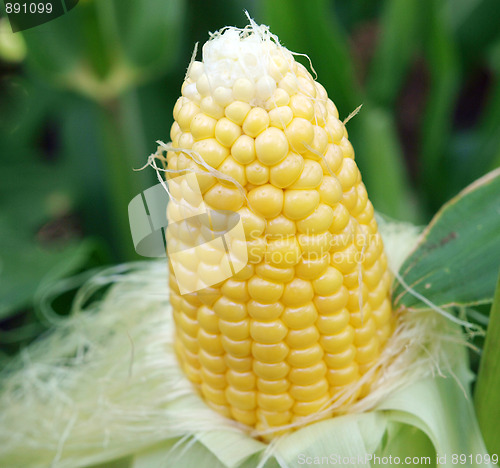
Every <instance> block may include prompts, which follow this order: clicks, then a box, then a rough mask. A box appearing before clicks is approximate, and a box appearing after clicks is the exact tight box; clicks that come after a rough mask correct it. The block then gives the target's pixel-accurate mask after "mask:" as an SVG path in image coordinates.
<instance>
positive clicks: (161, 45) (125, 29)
mask: <svg viewBox="0 0 500 468" xmlns="http://www.w3.org/2000/svg"><path fill="white" fill-rule="evenodd" d="M114 10H115V12H116V16H117V19H118V27H119V29H120V33H121V37H122V40H121V42H122V44H123V47H124V51H125V53H126V55H127V56H128V58H129V59H130V60H131V62H132V63H133V64H134V65H135V66H137V67H139V68H141V69H153V70H157V69H160V68H161V69H168V68H169V67H172V66H173V64H174V63H175V61H176V59H177V57H178V55H179V52H180V50H181V38H182V34H181V33H182V30H183V22H184V13H185V0H170V1H168V2H165V1H164V0H150V1H148V2H146V3H139V2H136V1H134V0H119V1H115V2H114ZM222 26H223V25H221V27H222ZM183 66H184V65H183ZM186 66H187V65H186Z"/></svg>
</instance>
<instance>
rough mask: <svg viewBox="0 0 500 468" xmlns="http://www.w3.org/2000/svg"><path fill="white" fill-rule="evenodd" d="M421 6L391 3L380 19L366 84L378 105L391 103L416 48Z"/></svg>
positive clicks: (411, 1)
mask: <svg viewBox="0 0 500 468" xmlns="http://www.w3.org/2000/svg"><path fill="white" fill-rule="evenodd" d="M420 13H421V6H420V2H419V1H418V0H408V1H405V2H402V1H400V0H390V1H388V2H386V3H385V5H384V12H383V13H382V17H381V22H382V24H381V37H380V40H379V43H378V44H377V49H376V51H375V56H374V58H373V61H372V64H371V69H370V76H369V81H368V95H369V97H370V99H372V100H374V101H375V102H376V103H377V104H390V105H392V104H394V102H395V100H396V99H397V97H398V94H399V92H400V90H401V84H402V81H403V79H404V76H405V73H406V71H407V69H408V67H409V66H410V63H411V59H412V56H413V53H414V50H415V48H416V45H417V44H416V40H415V39H416V37H417V32H418V26H419V20H420Z"/></svg>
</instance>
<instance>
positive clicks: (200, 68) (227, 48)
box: [182, 20, 295, 106]
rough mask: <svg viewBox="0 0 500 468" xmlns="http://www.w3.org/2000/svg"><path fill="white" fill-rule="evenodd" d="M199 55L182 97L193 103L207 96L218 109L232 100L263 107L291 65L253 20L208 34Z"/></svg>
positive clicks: (271, 36) (288, 57) (287, 55)
mask: <svg viewBox="0 0 500 468" xmlns="http://www.w3.org/2000/svg"><path fill="white" fill-rule="evenodd" d="M202 55H203V58H202V61H201V62H200V61H195V60H192V61H191V63H190V65H189V67H188V71H187V74H186V81H185V83H184V86H183V88H182V94H183V96H185V97H187V98H189V99H191V100H193V101H194V102H201V101H202V99H203V98H204V97H206V96H208V95H211V96H212V97H213V99H214V100H215V102H216V103H217V104H218V105H221V106H225V105H227V104H229V103H230V102H232V101H233V100H237V101H243V102H247V103H249V104H250V105H251V106H264V105H265V103H266V101H267V100H268V99H269V98H271V97H272V96H273V93H274V92H275V91H276V88H277V87H278V84H279V82H280V81H281V80H282V79H283V78H284V77H285V75H286V73H287V71H288V70H289V69H290V70H291V69H293V66H294V63H295V61H294V59H293V55H292V53H291V52H290V51H288V50H287V49H286V48H285V47H283V46H281V45H280V43H279V40H278V38H277V36H275V35H274V34H271V32H270V31H269V27H268V26H265V25H257V24H256V23H255V22H254V21H253V20H250V24H249V25H248V26H247V27H246V28H244V29H239V28H235V27H226V28H224V29H222V30H220V31H217V32H215V33H212V34H211V37H210V39H209V40H208V41H207V42H206V43H205V44H204V46H203V51H202ZM288 79H290V77H288Z"/></svg>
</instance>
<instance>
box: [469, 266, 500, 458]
mask: <svg viewBox="0 0 500 468" xmlns="http://www.w3.org/2000/svg"><path fill="white" fill-rule="evenodd" d="M499 342H500V276H499V279H498V282H497V288H496V292H495V297H494V300H493V305H492V307H491V312H490V321H489V325H488V331H487V333H486V341H485V344H484V350H483V355H482V358H481V364H480V367H479V373H478V378H477V383H476V390H475V392H474V403H475V405H476V412H477V417H478V421H479V426H480V428H481V431H482V433H483V438H484V441H485V443H486V447H487V448H488V451H489V452H490V453H499V452H500V431H499V430H498V421H499V420H500V392H499V391H498V389H499V388H500V347H499V346H498V343H499Z"/></svg>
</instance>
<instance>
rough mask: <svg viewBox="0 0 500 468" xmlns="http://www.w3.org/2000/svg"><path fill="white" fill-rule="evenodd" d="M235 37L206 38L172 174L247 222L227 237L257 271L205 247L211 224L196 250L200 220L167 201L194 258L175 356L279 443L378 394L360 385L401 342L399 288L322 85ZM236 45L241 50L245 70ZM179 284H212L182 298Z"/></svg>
mask: <svg viewBox="0 0 500 468" xmlns="http://www.w3.org/2000/svg"><path fill="white" fill-rule="evenodd" d="M228 31H232V36H231V38H230V37H229V36H226V32H224V31H222V32H221V33H220V34H219V35H214V36H213V38H212V39H211V40H210V41H209V43H208V44H207V47H208V48H210V47H212V48H215V49H216V53H212V54H208V55H207V57H208V58H207V57H205V61H203V62H193V64H192V65H191V67H190V68H189V70H188V76H187V78H186V83H185V84H184V85H183V87H182V96H181V97H180V98H179V99H178V100H177V102H176V104H175V107H174V110H173V115H174V119H175V121H174V123H173V125H172V128H171V131H170V137H171V139H172V142H173V145H174V148H172V149H171V150H170V151H168V153H167V165H168V169H171V170H173V171H171V172H170V173H169V174H168V177H167V179H168V181H169V184H172V187H171V188H172V194H173V195H175V197H176V198H178V199H180V200H183V202H184V203H185V204H186V205H187V207H191V208H192V210H191V212H194V210H195V209H199V208H209V209H215V210H229V211H233V212H237V214H238V215H239V218H238V219H239V220H240V221H241V228H242V231H243V234H244V236H245V240H243V239H242V240H240V241H239V243H238V241H234V242H233V241H231V240H229V239H228V238H226V237H224V239H225V241H224V242H225V244H224V245H225V246H229V247H231V248H232V247H233V246H235V245H243V246H246V249H247V251H248V261H247V264H246V265H245V266H242V268H236V267H235V266H234V264H232V266H231V268H230V267H229V266H227V265H226V266H224V261H225V259H226V256H227V252H226V251H225V250H221V249H217V248H216V246H215V244H212V243H210V244H207V240H208V238H210V239H212V238H213V239H216V238H217V239H220V236H221V235H222V234H221V233H222V231H221V232H219V231H218V230H217V229H215V227H214V226H204V227H203V229H200V232H196V233H194V238H196V239H197V240H196V242H195V244H196V245H195V246H193V245H190V243H189V239H190V238H191V237H193V232H192V226H191V224H190V223H188V222H184V223H182V222H180V221H183V213H186V212H189V211H190V210H189V209H186V207H184V211H183V208H182V207H180V206H177V205H175V204H173V203H171V204H169V207H168V210H167V217H168V220H169V222H172V221H176V222H177V223H171V226H170V227H171V229H168V231H167V244H168V245H175V246H176V247H178V249H179V251H182V252H185V256H184V261H183V262H182V265H180V266H179V267H178V268H176V269H174V268H173V265H171V267H170V279H169V287H170V292H171V294H170V302H171V305H172V309H173V317H174V322H175V327H176V336H175V346H174V348H175V352H176V355H177V356H178V359H179V363H180V365H181V367H182V369H183V370H184V372H185V375H186V376H187V378H188V379H189V380H191V381H192V382H193V383H194V384H195V386H196V388H197V389H198V391H199V392H200V393H201V395H202V396H203V398H204V399H205V400H206V401H207V402H208V404H209V405H210V406H211V407H212V408H213V409H214V410H215V411H218V412H220V413H222V414H223V415H225V416H227V417H232V418H233V419H235V420H237V421H239V422H241V423H243V424H246V425H248V426H251V427H253V428H256V429H258V430H260V429H262V430H264V429H268V428H273V429H276V434H280V433H281V429H280V426H284V425H287V424H290V423H292V422H295V423H297V424H302V423H304V422H307V421H308V420H309V419H307V418H311V417H314V414H315V413H316V412H318V411H320V410H321V411H324V410H325V409H328V408H329V405H331V403H332V401H337V400H338V399H339V398H340V397H341V395H343V394H344V393H345V392H350V393H349V396H348V398H347V402H345V403H342V404H341V405H339V406H338V408H336V409H335V413H338V412H342V411H343V409H344V408H345V405H346V404H347V403H348V402H350V401H355V400H356V399H359V398H361V397H362V396H363V395H364V394H366V392H367V391H369V387H370V385H371V383H372V382H371V381H369V382H367V383H366V384H365V385H364V386H363V389H362V391H361V390H359V389H358V390H354V387H355V386H356V384H357V382H358V381H359V379H360V378H361V376H362V375H364V374H366V372H368V371H369V370H370V369H372V368H373V366H374V365H375V364H376V362H377V359H378V358H379V356H380V353H381V350H382V347H383V346H384V344H385V342H386V341H387V340H388V339H389V338H390V335H391V333H392V329H393V321H394V316H393V312H392V308H391V301H390V282H391V278H390V276H389V273H388V270H387V258H386V257H385V254H384V252H383V245H382V241H381V238H380V235H379V234H378V230H377V223H376V221H375V219H374V211H373V206H372V204H371V203H370V201H369V199H368V195H367V192H366V188H365V186H364V185H363V182H362V180H361V176H360V173H359V170H358V167H357V164H356V162H355V159H354V150H353V148H352V145H351V144H350V142H349V140H348V135H347V131H346V129H345V126H344V124H343V123H342V122H341V120H340V119H339V113H338V111H337V108H336V107H335V105H334V103H333V102H332V101H331V100H330V99H328V94H327V92H326V90H325V88H324V87H323V86H322V85H321V84H319V83H316V82H315V81H314V79H313V78H312V77H311V75H310V74H309V72H308V71H307V70H306V68H305V67H303V66H302V65H300V64H297V63H296V62H295V61H294V58H293V56H292V55H291V54H290V53H289V52H288V51H287V50H286V49H284V48H283V47H281V46H280V47H278V46H277V45H276V44H275V43H274V42H273V41H272V40H270V39H269V38H268V37H267V36H266V34H264V36H259V35H257V36H255V37H254V39H255V40H256V41H254V42H252V41H247V42H240V39H239V38H238V34H236V35H235V34H234V31H235V29H234V28H228ZM236 31H237V30H236ZM248 34H249V32H248V30H247V31H246V32H245V35H246V36H248ZM259 37H260V40H261V41H262V44H263V47H262V50H261V51H260V55H258V56H256V55H255V54H256V53H257V52H256V50H257V49H258V40H257V39H258V38H259ZM266 37H267V39H266ZM226 40H230V41H237V43H235V44H234V45H235V48H234V49H233V48H231V47H228V43H227V42H225V41H226ZM217 41H221V42H217ZM223 43H224V46H222V44H223ZM247 43H249V44H250V43H251V44H253V45H252V47H253V48H252V47H248V48H246V47H247V46H246V45H245V44H247ZM255 47H257V49H255ZM229 50H242V51H243V52H242V53H243V55H244V60H243V59H242V61H241V62H237V61H235V60H234V57H228V56H227V54H228V53H232V52H228V51H229ZM204 53H205V49H204ZM262 57H268V58H269V60H268V61H264V62H263V61H262V59H261V58H262ZM228 59H229V60H228ZM253 59H255V60H253ZM219 60H220V61H219ZM209 61H211V63H208V62H209ZM239 63H245V64H247V65H248V66H245V67H242V66H240V65H239ZM252 63H256V64H259V67H260V68H259V70H260V71H259V70H257V68H256V69H254V68H253V67H252V66H251V64H252ZM236 64H238V65H236ZM233 65H234V66H233ZM266 67H267V69H266ZM345 111H346V110H343V112H345ZM181 150H184V151H183V152H182V151H181ZM200 159H201V160H202V161H200ZM200 162H204V163H205V164H200ZM207 165H208V166H210V167H211V168H213V170H212V171H210V173H209V172H208V171H207V170H206V167H207ZM193 170H195V171H196V181H197V183H198V184H199V192H198V191H197V187H196V184H192V183H188V184H186V183H184V185H183V184H182V183H181V184H179V185H176V184H175V182H174V181H175V176H176V174H175V171H186V172H188V173H189V171H193ZM218 174H219V175H221V177H218V176H217V175H218ZM222 176H223V177H222ZM228 179H229V180H228ZM235 182H236V183H235ZM200 197H201V198H200ZM200 200H202V201H203V203H202V205H199V202H200ZM211 235H212V237H210V236H211ZM205 238H206V239H205ZM191 247H194V248H192V249H191ZM230 250H231V249H230ZM229 254H230V255H232V257H231V258H232V259H233V260H234V258H236V254H235V253H234V252H229ZM233 263H234V262H233ZM221 272H224V273H225V274H226V276H225V277H224V279H223V280H221V279H220V273H221ZM181 281H187V282H189V283H190V284H194V285H199V286H200V288H201V289H199V290H197V291H194V292H192V293H190V294H181V289H182V288H180V285H179V284H178V282H181ZM339 401H340V400H339ZM337 404H338V401H337ZM323 414H324V415H329V414H332V411H330V410H328V411H326V412H324V413H323Z"/></svg>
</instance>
